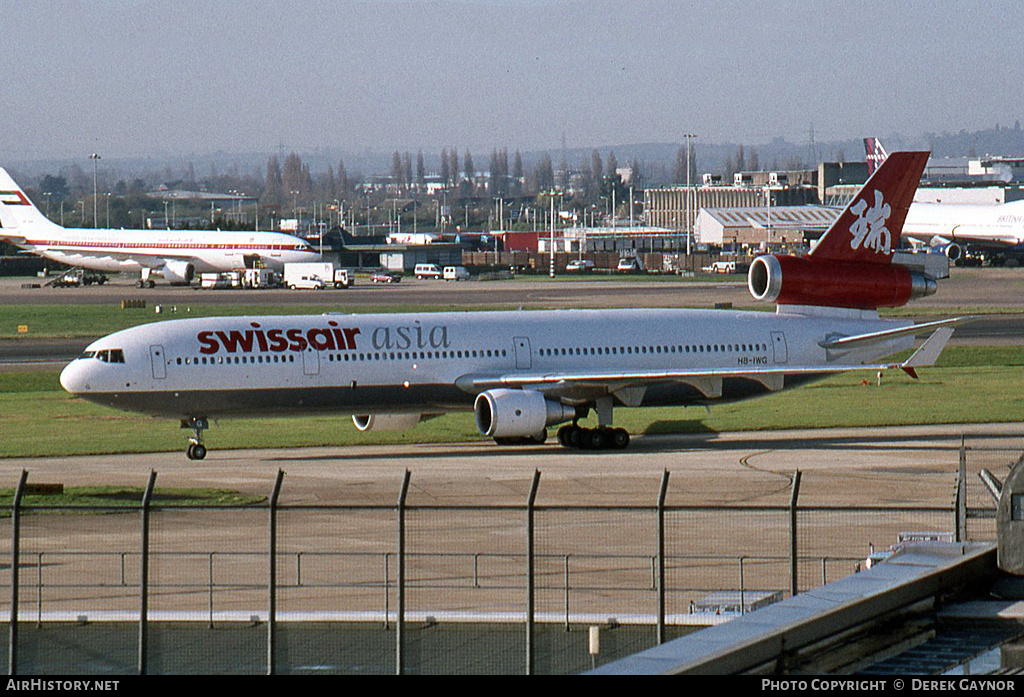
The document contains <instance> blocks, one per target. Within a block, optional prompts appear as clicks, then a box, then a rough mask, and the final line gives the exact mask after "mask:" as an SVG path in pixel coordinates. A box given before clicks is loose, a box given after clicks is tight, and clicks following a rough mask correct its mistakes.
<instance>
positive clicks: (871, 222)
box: [60, 152, 957, 459]
mask: <svg viewBox="0 0 1024 697" xmlns="http://www.w3.org/2000/svg"><path fill="white" fill-rule="evenodd" d="M927 159H928V153H926V152H907V153H894V154H893V155H892V156H891V157H890V158H889V159H888V160H887V161H886V163H885V164H884V165H883V166H882V167H881V168H880V169H879V170H878V171H877V172H876V173H875V174H874V176H872V177H871V178H870V179H869V180H868V182H867V183H866V184H865V185H864V188H863V189H862V190H861V191H860V193H859V194H858V195H857V196H856V197H854V199H853V201H852V202H851V204H850V205H849V206H848V207H847V208H846V210H845V211H843V213H842V214H841V215H840V217H839V218H838V219H837V220H836V222H835V223H834V224H833V225H832V226H831V227H830V228H829V230H828V231H827V232H826V233H825V235H824V236H823V237H822V238H821V240H820V241H819V242H818V244H817V245H816V246H815V248H814V249H813V250H812V251H811V252H810V253H809V254H808V255H807V256H805V257H793V256H787V255H767V256H761V257H758V258H757V259H756V260H755V261H754V263H753V264H752V265H751V268H750V275H749V279H748V285H749V288H750V292H751V293H752V294H753V296H754V297H755V298H757V299H758V300H765V301H775V302H776V303H777V304H778V308H777V311H776V312H775V313H774V314H772V313H768V312H739V311H725V310H673V309H668V310H666V309H647V310H633V309H630V310H556V311H537V312H523V311H519V312H459V313H436V314H433V313H422V314H420V313H417V314H393V315H382V314H377V315H373V314H371V315H346V314H324V315H292V316H248V317H211V318H204V319H186V320H171V321H166V322H157V323H153V324H147V325H144V326H139V327H134V328H132V329H126V330H124V331H119V332H116V333H114V334H111V335H109V336H106V337H104V338H102V339H99V340H97V341H95V342H93V343H92V344H90V345H89V346H88V347H87V349H86V351H85V353H84V354H83V355H82V356H81V358H79V359H77V360H75V361H73V362H72V363H70V364H69V365H68V366H67V367H66V368H65V369H64V371H63V372H62V373H61V377H60V380H61V384H62V385H63V386H64V388H65V389H66V390H67V391H68V392H70V393H72V394H74V395H77V396H80V397H82V398H84V399H87V400H89V401H92V402H97V403H99V404H104V405H108V406H112V407H116V408H120V409H125V410H128V411H136V412H142V413H145V414H151V415H154V416H164V417H174V418H178V419H180V420H181V425H182V427H183V428H191V429H192V430H193V435H192V437H191V438H190V443H189V446H188V451H187V454H188V457H189V458H191V459H202V458H203V457H205V455H206V447H205V445H203V442H202V434H203V431H204V430H205V429H206V428H208V423H209V421H208V420H209V418H211V417H223V416H265V415H270V414H302V413H314V414H323V413H325V412H334V413H342V414H349V415H353V420H354V421H355V424H356V426H357V427H358V428H359V429H360V430H364V431H365V430H400V429H406V428H412V427H413V426H415V425H416V424H417V423H418V422H419V421H420V420H422V419H423V418H427V417H430V416H434V415H438V414H441V413H444V412H448V411H453V410H467V411H468V410H473V411H474V412H475V417H476V425H477V427H478V428H479V430H480V432H481V433H483V434H484V435H486V436H489V437H492V438H494V439H495V440H496V441H498V442H499V443H514V442H543V441H544V440H545V438H546V437H547V428H548V427H549V426H553V425H556V424H565V425H564V426H562V427H561V428H560V429H559V431H558V440H559V442H560V443H561V444H562V445H564V446H567V447H579V448H586V449H595V450H596V449H602V448H624V447H626V445H627V444H628V443H629V434H628V433H627V432H626V431H625V430H624V429H621V428H615V427H613V426H612V412H613V408H614V407H615V406H629V407H639V406H647V405H679V406H684V405H707V404H710V403H712V402H718V401H729V400H739V399H746V398H749V397H755V396H758V395H763V394H768V393H771V392H776V391H779V390H784V389H789V388H792V387H795V386H797V385H800V384H803V383H806V382H808V381H810V380H815V379H818V378H821V377H824V376H826V375H829V374H832V373H837V372H841V371H849V370H862V369H870V370H872V371H876V370H881V369H885V368H893V367H899V368H902V369H903V370H905V371H906V372H907V373H909V374H910V375H911V376H913V377H916V375H915V374H914V370H915V368H916V367H918V366H922V365H931V364H932V363H933V362H934V360H935V358H937V356H938V354H939V352H940V351H941V350H942V348H943V346H944V345H945V343H946V341H948V339H949V337H950V335H951V334H952V332H953V330H952V328H951V327H949V326H947V325H949V324H950V323H952V322H955V321H957V320H956V319H950V320H939V321H934V322H928V323H924V324H919V325H914V324H913V323H912V322H910V321H907V320H902V319H880V318H879V316H878V312H877V310H878V308H880V307H898V306H901V305H903V304H905V303H906V302H907V301H909V300H910V299H912V298H917V297H921V296H924V295H929V294H931V293H933V292H935V288H936V280H935V279H936V277H937V276H941V275H942V274H941V273H931V274H929V273H927V272H926V271H925V270H923V268H911V267H910V266H908V265H906V264H907V263H909V264H911V265H913V264H914V262H915V261H917V260H916V259H914V257H919V258H922V259H923V258H927V259H928V260H929V261H930V262H935V261H941V262H943V268H944V270H945V271H947V272H948V264H946V260H945V258H943V257H940V256H938V255H924V254H922V255H906V254H903V255H901V256H900V257H899V258H897V259H896V262H897V263H894V261H893V259H894V254H895V249H896V247H897V245H898V244H899V241H900V230H901V228H902V226H903V219H904V217H905V216H906V212H907V208H908V207H909V206H910V201H911V200H912V198H913V196H914V191H915V190H916V188H917V183H918V180H919V179H920V177H921V172H922V170H923V168H924V165H925V162H926V161H927ZM924 332H931V333H932V335H931V336H930V337H929V339H928V340H927V341H926V342H925V343H924V344H923V345H922V346H921V347H920V348H919V349H918V350H917V351H916V352H915V353H914V354H913V355H912V356H911V357H910V358H908V359H907V360H906V361H904V362H903V363H900V364H892V363H884V362H880V361H881V360H882V359H883V358H884V357H886V356H889V355H891V354H893V353H895V352H897V351H901V350H904V349H908V348H911V347H912V346H913V343H914V335H915V334H920V333H924ZM591 409H594V410H595V411H596V412H597V421H598V426H597V428H584V427H581V426H580V425H579V424H578V421H579V420H580V419H581V418H584V417H585V416H586V415H587V414H588V413H589V411H590V410H591Z"/></svg>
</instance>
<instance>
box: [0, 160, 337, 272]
mask: <svg viewBox="0 0 1024 697" xmlns="http://www.w3.org/2000/svg"><path fill="white" fill-rule="evenodd" d="M0 239H5V240H8V241H9V242H11V243H12V244H14V245H16V246H18V247H20V248H21V249H24V250H26V251H29V252H32V253H34V254H38V255H40V256H42V257H45V258H47V259H52V260H54V261H58V262H60V263H62V264H70V265H71V266H81V267H83V268H86V269H92V270H94V271H104V272H107V273H120V272H122V271H128V272H133V273H134V272H138V273H139V274H140V277H139V287H143V286H148V287H150V288H152V287H153V285H154V284H153V280H152V278H151V276H152V275H157V276H162V277H163V278H164V280H166V281H167V282H168V283H189V282H191V281H192V279H193V278H194V277H195V275H196V274H197V273H206V272H215V271H231V270H232V269H240V268H244V267H245V266H247V264H246V261H248V260H250V259H256V258H258V259H259V260H260V261H261V262H262V263H263V264H264V265H265V266H266V267H268V268H272V269H277V270H280V269H282V268H283V267H284V264H286V263H290V262H294V261H317V260H319V259H320V253H319V252H317V250H316V249H315V248H314V247H313V246H312V245H310V244H309V243H308V242H306V241H305V240H302V239H299V238H298V237H293V236H292V235H285V234H283V233H279V232H221V231H220V230H216V231H210V230H202V231H192V230H107V229H90V228H64V227H61V226H60V225H57V224H56V223H54V222H51V221H50V219H49V218H47V217H46V216H45V215H43V214H42V213H41V212H40V211H39V209H38V208H36V207H35V206H34V205H33V204H32V202H31V201H30V200H29V198H28V196H26V195H25V192H24V191H23V190H22V189H21V187H19V186H18V185H17V184H16V183H15V181H14V180H13V179H11V177H10V175H9V174H7V172H6V170H4V169H0Z"/></svg>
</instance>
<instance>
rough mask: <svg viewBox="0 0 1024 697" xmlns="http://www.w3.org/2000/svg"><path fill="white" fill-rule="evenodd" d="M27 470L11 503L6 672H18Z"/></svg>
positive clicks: (22, 474)
mask: <svg viewBox="0 0 1024 697" xmlns="http://www.w3.org/2000/svg"><path fill="white" fill-rule="evenodd" d="M26 481H28V470H22V471H21V479H19V480H18V488H17V489H15V490H14V502H13V503H11V616H10V618H9V630H10V634H9V640H8V641H9V643H8V645H7V674H8V675H17V674H18V583H19V581H18V576H19V569H18V564H19V562H20V559H19V557H20V556H21V497H22V496H23V495H24V494H25V482H26Z"/></svg>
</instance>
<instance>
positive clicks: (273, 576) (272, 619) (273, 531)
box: [267, 470, 284, 675]
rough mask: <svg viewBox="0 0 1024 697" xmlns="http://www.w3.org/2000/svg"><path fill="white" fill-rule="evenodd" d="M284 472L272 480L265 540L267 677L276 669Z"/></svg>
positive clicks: (281, 471) (278, 472)
mask: <svg viewBox="0 0 1024 697" xmlns="http://www.w3.org/2000/svg"><path fill="white" fill-rule="evenodd" d="M283 480H284V470H278V471H277V479H275V480H274V491H273V492H271V494H270V516H269V519H270V520H269V527H270V529H269V531H268V540H267V550H268V551H267V557H268V563H269V565H270V568H269V569H268V572H269V573H268V576H267V675H273V674H274V673H275V671H276V669H277V664H276V661H275V660H274V653H275V651H274V650H275V648H276V647H277V646H276V645H277V501H278V498H280V496H281V482H282V481H283Z"/></svg>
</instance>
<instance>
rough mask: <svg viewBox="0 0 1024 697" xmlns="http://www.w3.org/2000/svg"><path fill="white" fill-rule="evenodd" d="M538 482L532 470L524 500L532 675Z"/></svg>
mask: <svg viewBox="0 0 1024 697" xmlns="http://www.w3.org/2000/svg"><path fill="white" fill-rule="evenodd" d="M539 484H540V470H534V471H533V483H532V484H531V485H530V498H529V499H528V500H527V502H526V674H527V675H533V666H534V650H535V647H534V645H533V618H534V614H535V611H536V607H535V602H536V597H535V595H536V588H535V587H534V554H533V543H534V529H533V506H534V504H535V503H536V501H537V486H538V485H539Z"/></svg>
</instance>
